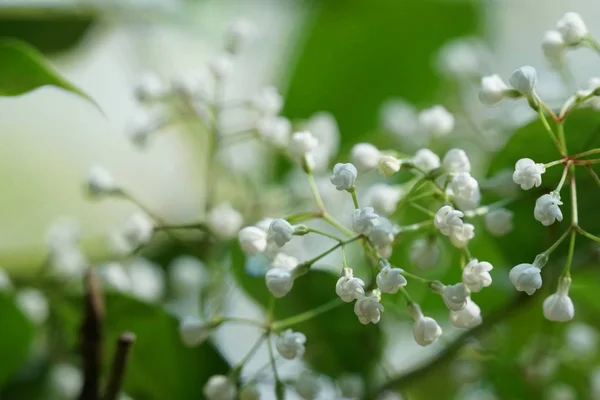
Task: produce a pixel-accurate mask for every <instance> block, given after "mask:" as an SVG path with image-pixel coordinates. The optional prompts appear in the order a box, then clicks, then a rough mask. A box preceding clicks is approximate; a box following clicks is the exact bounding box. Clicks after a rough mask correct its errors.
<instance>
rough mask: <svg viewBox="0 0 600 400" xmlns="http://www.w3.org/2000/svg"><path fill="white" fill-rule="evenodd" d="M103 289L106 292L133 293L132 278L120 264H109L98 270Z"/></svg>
mask: <svg viewBox="0 0 600 400" xmlns="http://www.w3.org/2000/svg"><path fill="white" fill-rule="evenodd" d="M98 275H99V276H100V278H101V280H102V288H103V289H104V290H106V291H113V292H118V293H128V292H130V291H131V278H129V275H128V274H127V271H125V268H123V266H122V265H121V264H120V263H118V262H108V263H106V264H102V265H101V266H100V267H99V268H98Z"/></svg>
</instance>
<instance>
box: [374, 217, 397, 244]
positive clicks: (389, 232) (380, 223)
mask: <svg viewBox="0 0 600 400" xmlns="http://www.w3.org/2000/svg"><path fill="white" fill-rule="evenodd" d="M369 240H370V241H371V243H373V245H374V246H375V247H377V248H379V249H381V248H384V247H386V246H388V245H390V244H392V242H393V241H394V226H393V225H392V223H391V222H390V220H389V219H387V218H385V217H379V218H377V219H376V220H375V221H374V223H373V229H372V230H371V232H369Z"/></svg>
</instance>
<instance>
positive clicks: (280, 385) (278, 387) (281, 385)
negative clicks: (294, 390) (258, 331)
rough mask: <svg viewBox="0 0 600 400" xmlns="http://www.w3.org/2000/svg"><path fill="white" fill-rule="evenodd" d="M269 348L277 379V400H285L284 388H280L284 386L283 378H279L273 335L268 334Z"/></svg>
mask: <svg viewBox="0 0 600 400" xmlns="http://www.w3.org/2000/svg"><path fill="white" fill-rule="evenodd" d="M267 349H268V350H269V361H270V363H271V368H272V369H273V378H274V379H275V397H276V399H277V400H283V399H284V395H282V394H281V393H282V390H279V389H280V388H281V387H283V383H282V382H281V379H279V374H278V373H277V364H276V363H275V356H274V355H273V345H272V343H271V335H270V334H269V335H267Z"/></svg>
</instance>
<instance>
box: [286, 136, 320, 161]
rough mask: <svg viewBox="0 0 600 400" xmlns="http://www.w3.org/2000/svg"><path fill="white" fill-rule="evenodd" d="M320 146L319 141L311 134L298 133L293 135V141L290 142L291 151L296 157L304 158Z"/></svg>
mask: <svg viewBox="0 0 600 400" xmlns="http://www.w3.org/2000/svg"><path fill="white" fill-rule="evenodd" d="M318 145H319V141H318V140H317V139H316V138H315V137H314V136H313V135H312V134H311V133H310V132H307V131H303V132H296V133H294V134H293V135H292V140H291V141H290V151H291V152H292V154H294V155H297V156H304V155H306V154H308V153H310V152H311V151H312V150H314V149H315V148H316V147H317V146H318Z"/></svg>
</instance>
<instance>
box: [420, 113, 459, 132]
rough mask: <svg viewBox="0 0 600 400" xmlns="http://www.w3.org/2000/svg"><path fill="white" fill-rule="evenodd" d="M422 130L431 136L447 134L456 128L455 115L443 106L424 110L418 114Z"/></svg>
mask: <svg viewBox="0 0 600 400" xmlns="http://www.w3.org/2000/svg"><path fill="white" fill-rule="evenodd" d="M417 119H418V121H419V127H420V128H421V130H422V131H423V132H424V133H425V134H427V135H431V136H445V135H447V134H449V133H450V132H452V130H453V129H454V116H453V115H452V114H450V113H449V112H448V110H446V109H445V108H444V107H442V106H433V107H431V108H427V109H424V110H422V111H421V112H420V113H419V115H418V116H417Z"/></svg>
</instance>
